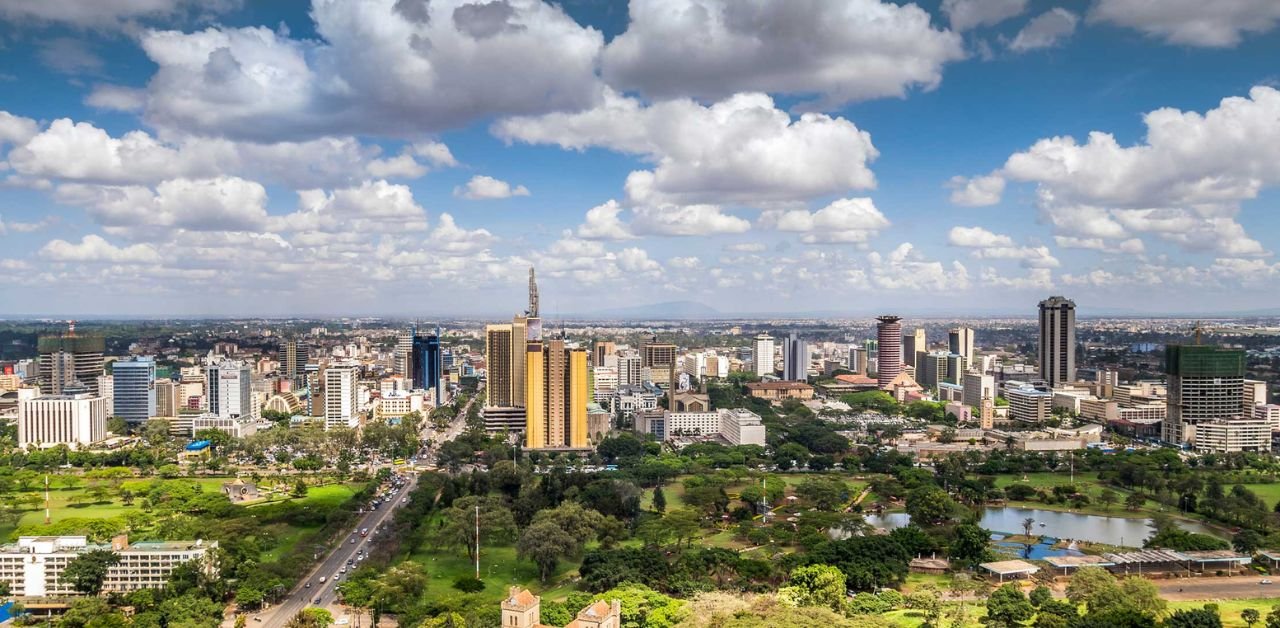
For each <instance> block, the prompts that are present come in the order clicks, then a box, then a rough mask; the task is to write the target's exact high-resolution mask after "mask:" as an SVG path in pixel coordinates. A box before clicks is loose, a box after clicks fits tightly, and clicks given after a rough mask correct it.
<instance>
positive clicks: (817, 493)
mask: <svg viewBox="0 0 1280 628" xmlns="http://www.w3.org/2000/svg"><path fill="white" fill-rule="evenodd" d="M848 493H849V487H848V486H846V485H845V483H844V481H843V480H841V479H840V478H815V477H809V478H805V479H804V481H802V482H800V485H799V486H797V487H796V495H797V496H799V497H801V498H803V499H805V500H806V501H808V502H810V503H811V504H813V505H814V506H816V507H817V508H818V510H828V511H829V510H835V508H836V506H838V505H840V504H841V503H842V502H843V501H844V500H845V499H846V498H847V496H848Z"/></svg>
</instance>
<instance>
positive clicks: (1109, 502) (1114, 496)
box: [1098, 489, 1120, 510]
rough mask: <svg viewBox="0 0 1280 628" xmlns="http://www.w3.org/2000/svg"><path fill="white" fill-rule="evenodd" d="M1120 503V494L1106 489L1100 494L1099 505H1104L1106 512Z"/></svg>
mask: <svg viewBox="0 0 1280 628" xmlns="http://www.w3.org/2000/svg"><path fill="white" fill-rule="evenodd" d="M1118 501H1120V494H1119V493H1116V492H1115V491H1113V490H1111V489H1105V490H1103V491H1102V492H1101V493H1099V494H1098V503H1099V504H1102V508H1103V509H1104V510H1111V507H1112V506H1113V505H1115V503H1116V502H1118Z"/></svg>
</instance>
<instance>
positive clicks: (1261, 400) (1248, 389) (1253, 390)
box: [1244, 379, 1267, 408]
mask: <svg viewBox="0 0 1280 628" xmlns="http://www.w3.org/2000/svg"><path fill="white" fill-rule="evenodd" d="M1266 403H1267V383H1266V382H1264V381H1261V380H1256V379H1246V380H1244V405H1245V407H1246V408H1247V407H1249V406H1261V405H1266Z"/></svg>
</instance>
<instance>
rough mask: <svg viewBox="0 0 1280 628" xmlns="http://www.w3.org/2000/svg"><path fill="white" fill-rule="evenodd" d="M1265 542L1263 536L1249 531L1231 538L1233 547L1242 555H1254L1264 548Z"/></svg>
mask: <svg viewBox="0 0 1280 628" xmlns="http://www.w3.org/2000/svg"><path fill="white" fill-rule="evenodd" d="M1264 542H1265V541H1264V540H1263V538H1262V535H1261V534H1258V533H1257V532H1254V531H1253V530H1248V529H1246V530H1241V531H1239V532H1237V533H1236V535H1235V536H1233V537H1231V546H1232V547H1234V548H1235V549H1236V551H1237V552H1240V553H1241V554H1249V555H1252V554H1253V553H1254V552H1256V551H1258V549H1259V548H1261V547H1262V546H1263V544H1264Z"/></svg>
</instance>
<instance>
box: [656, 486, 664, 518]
mask: <svg viewBox="0 0 1280 628" xmlns="http://www.w3.org/2000/svg"><path fill="white" fill-rule="evenodd" d="M653 509H654V510H655V511H657V512H666V511H667V495H666V493H663V492H662V487H661V486H659V487H657V488H655V489H653Z"/></svg>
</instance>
